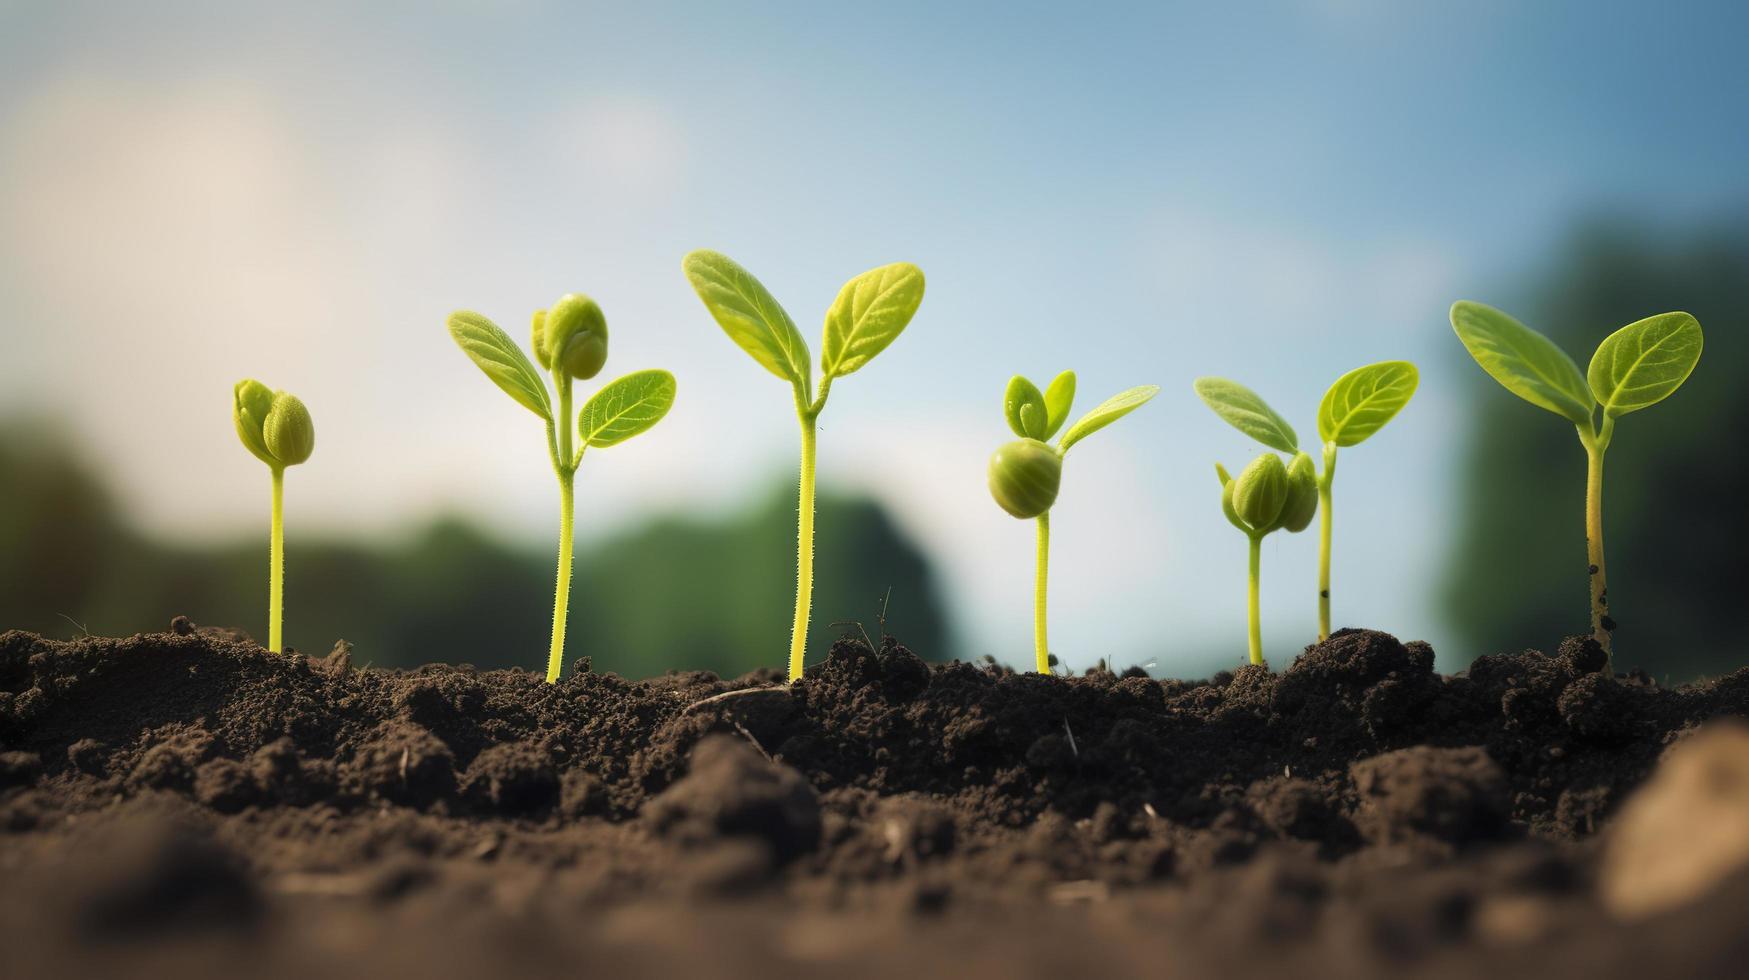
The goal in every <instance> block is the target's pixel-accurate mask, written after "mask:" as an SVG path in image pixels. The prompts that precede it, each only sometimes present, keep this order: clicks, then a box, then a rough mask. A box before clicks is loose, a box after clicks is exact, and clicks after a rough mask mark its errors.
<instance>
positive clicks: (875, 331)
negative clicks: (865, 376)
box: [820, 262, 923, 378]
mask: <svg viewBox="0 0 1749 980" xmlns="http://www.w3.org/2000/svg"><path fill="white" fill-rule="evenodd" d="M922 303H923V270H922V269H919V268H917V267H916V266H914V265H912V264H911V263H909V262H894V263H893V264H891V265H883V266H881V267H880V268H878V269H870V270H869V271H867V272H865V273H863V274H862V275H860V276H857V277H856V278H854V279H852V280H850V281H849V282H847V283H845V284H844V288H842V289H840V290H839V291H838V298H837V299H836V300H834V301H833V303H832V308H831V309H830V310H827V311H826V337H825V343H824V344H823V346H822V348H821V351H820V370H822V371H824V372H825V373H826V375H827V377H833V378H839V377H843V376H844V375H846V374H849V373H851V372H852V371H855V370H856V369H858V368H860V367H862V366H863V365H864V364H867V363H868V362H869V361H870V360H871V359H873V358H874V356H875V355H876V354H879V353H880V352H881V351H883V350H886V349H887V345H888V344H891V343H892V342H893V341H894V340H896V339H897V338H898V336H899V334H900V333H901V332H902V331H904V329H905V325H906V324H908V323H910V322H911V317H912V316H914V315H915V314H916V313H917V307H918V306H920V305H922Z"/></svg>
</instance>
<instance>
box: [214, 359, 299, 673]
mask: <svg viewBox="0 0 1749 980" xmlns="http://www.w3.org/2000/svg"><path fill="white" fill-rule="evenodd" d="M231 421H232V422H233V423H235V424H236V426H237V438H239V439H241V440H242V442H243V448H245V449H247V450H249V452H250V453H252V454H253V455H254V456H255V458H256V459H259V460H261V461H262V462H263V463H266V464H267V465H268V468H269V469H270V470H272V472H273V517H272V530H271V541H270V544H269V547H268V551H269V555H268V570H267V649H269V650H271V651H273V652H274V653H279V652H280V650H281V649H282V648H283V646H284V643H283V642H282V625H283V620H284V618H285V616H284V613H285V468H286V467H287V466H296V465H297V464H299V463H302V462H304V461H305V460H307V459H309V458H310V454H311V453H313V452H315V449H316V424H315V423H314V422H313V421H311V420H310V410H309V409H307V408H305V407H304V403H303V402H301V401H299V400H298V399H297V397H296V396H294V395H288V394H286V393H285V392H283V391H274V390H273V389H271V388H269V387H267V386H266V385H264V384H262V383H261V382H259V381H256V380H254V379H252V378H251V379H246V380H243V381H239V382H237V384H236V387H234V388H232V389H231Z"/></svg>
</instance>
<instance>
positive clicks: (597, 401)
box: [577, 370, 674, 448]
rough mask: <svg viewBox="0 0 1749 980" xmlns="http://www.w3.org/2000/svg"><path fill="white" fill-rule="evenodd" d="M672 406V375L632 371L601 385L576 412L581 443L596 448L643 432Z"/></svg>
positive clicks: (658, 372) (658, 371)
mask: <svg viewBox="0 0 1749 980" xmlns="http://www.w3.org/2000/svg"><path fill="white" fill-rule="evenodd" d="M673 406H674V375H672V374H669V373H668V372H667V371H660V370H649V371H633V372H632V373H631V374H628V375H626V376H625V377H623V378H618V379H615V380H613V381H610V382H608V383H607V384H606V385H604V386H602V389H601V390H600V391H598V392H596V393H595V394H594V395H593V396H592V397H591V398H590V399H589V401H587V402H585V403H584V405H583V411H582V412H581V413H579V414H578V416H577V429H578V431H579V432H581V433H582V434H583V443H584V445H587V446H593V447H596V448H600V447H604V446H612V445H616V444H618V443H622V442H624V441H626V440H627V439H630V438H631V437H632V436H635V435H637V434H638V433H640V432H643V431H644V430H645V429H648V428H650V427H651V426H653V425H655V424H656V423H657V422H660V421H662V416H664V415H667V414H668V409H670V408H672V407H673Z"/></svg>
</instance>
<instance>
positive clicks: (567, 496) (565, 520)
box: [547, 371, 577, 684]
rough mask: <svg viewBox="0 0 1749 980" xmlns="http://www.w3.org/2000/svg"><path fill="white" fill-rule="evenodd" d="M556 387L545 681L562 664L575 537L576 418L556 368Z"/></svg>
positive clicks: (567, 385)
mask: <svg viewBox="0 0 1749 980" xmlns="http://www.w3.org/2000/svg"><path fill="white" fill-rule="evenodd" d="M553 381H554V382H555V385H556V386H557V388H558V389H559V411H558V417H557V419H556V420H555V421H556V423H557V429H558V431H557V437H558V438H557V440H556V441H549V448H551V449H552V450H553V470H554V472H555V473H557V474H558V477H559V568H558V573H557V575H556V577H555V578H556V581H555V582H554V584H553V644H552V648H551V649H550V650H549V651H548V652H547V683H548V684H551V683H553V682H555V681H557V680H558V679H559V672H560V671H561V670H563V669H564V666H565V616H566V612H567V607H569V605H570V602H571V544H572V538H573V537H575V531H576V528H575V523H576V522H575V512H576V501H577V497H576V479H577V465H576V460H574V459H572V457H571V432H572V427H573V426H574V425H575V424H576V422H575V421H574V420H573V419H572V418H571V379H570V378H569V377H567V376H565V375H564V374H563V373H561V372H559V371H554V372H553Z"/></svg>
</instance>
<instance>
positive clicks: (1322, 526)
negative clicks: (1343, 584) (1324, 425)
mask: <svg viewBox="0 0 1749 980" xmlns="http://www.w3.org/2000/svg"><path fill="white" fill-rule="evenodd" d="M1335 485H1336V444H1335V443H1333V442H1327V443H1325V444H1324V472H1323V473H1321V474H1319V475H1318V642H1319V643H1322V642H1324V641H1325V640H1328V639H1329V638H1330V525H1331V522H1332V521H1333V520H1334V519H1335V516H1334V514H1333V513H1332V511H1333V510H1334V509H1335V508H1334V507H1332V505H1331V499H1330V498H1331V496H1332V490H1333V488H1334V487H1335Z"/></svg>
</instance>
